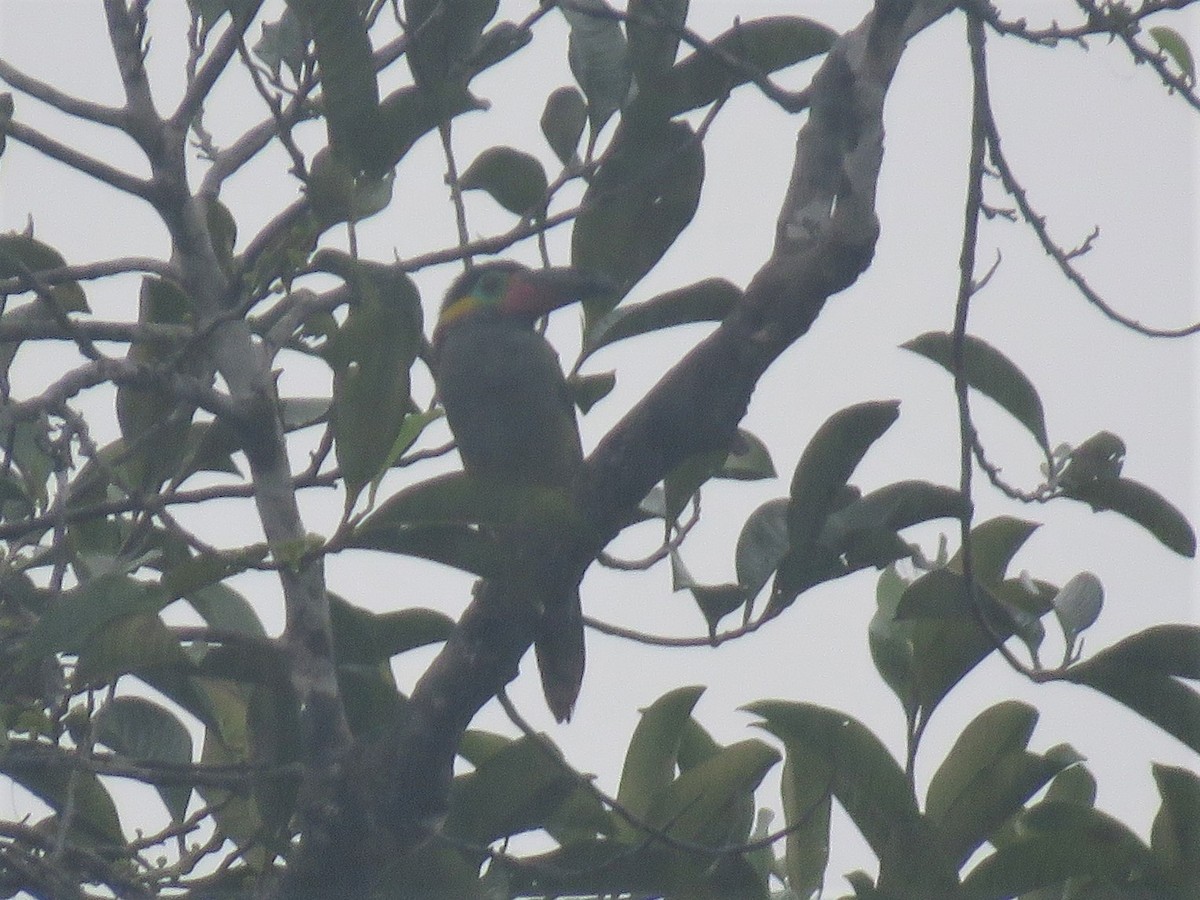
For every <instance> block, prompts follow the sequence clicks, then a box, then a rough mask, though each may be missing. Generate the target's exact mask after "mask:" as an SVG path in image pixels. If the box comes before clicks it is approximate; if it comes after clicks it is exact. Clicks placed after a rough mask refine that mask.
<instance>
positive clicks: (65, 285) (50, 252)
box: [0, 233, 90, 319]
mask: <svg viewBox="0 0 1200 900" xmlns="http://www.w3.org/2000/svg"><path fill="white" fill-rule="evenodd" d="M66 264H67V261H66V260H65V259H63V256H62V254H61V253H59V252H58V251H57V250H55V249H54V248H53V247H51V246H50V245H49V244H43V243H42V242H41V241H38V240H35V239H34V238H32V237H30V236H29V235H27V234H15V233H14V234H0V278H16V279H19V280H22V281H24V280H26V279H27V278H28V275H29V273H34V274H36V273H38V272H44V271H46V270H47V269H60V268H62V267H63V266H65V265H66ZM23 287H24V291H32V290H33V285H31V284H25V285H24V286H23ZM49 296H50V298H51V299H53V301H54V303H55V304H56V305H57V306H58V309H59V311H60V312H62V313H72V312H90V310H89V309H88V304H87V296H86V295H85V294H84V292H83V288H81V287H80V286H79V282H77V281H64V282H62V283H61V284H56V285H54V286H52V287H51V288H50V290H49ZM45 318H46V319H52V318H53V315H52V314H51V312H50V311H49V310H47V311H46V314H45Z"/></svg>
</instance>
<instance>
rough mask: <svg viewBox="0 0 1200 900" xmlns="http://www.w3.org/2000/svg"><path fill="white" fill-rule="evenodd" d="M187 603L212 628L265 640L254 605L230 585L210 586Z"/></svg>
mask: <svg viewBox="0 0 1200 900" xmlns="http://www.w3.org/2000/svg"><path fill="white" fill-rule="evenodd" d="M186 599H187V602H188V603H189V604H191V607H192V609H194V610H196V612H197V613H198V614H199V615H200V616H201V618H203V619H204V621H205V622H206V623H207V624H208V625H209V627H211V628H217V629H227V630H229V631H236V632H238V633H240V634H249V635H253V636H254V637H265V636H266V631H265V630H264V629H263V625H262V621H261V620H260V619H259V618H258V614H257V613H256V612H255V611H254V607H253V605H251V603H250V601H249V600H247V599H246V598H245V597H243V596H242V595H241V594H239V593H238V592H237V591H235V590H234V589H233V588H231V587H229V585H227V584H209V585H206V586H205V587H202V588H198V589H197V590H194V591H191V592H190V593H188V595H187V597H186Z"/></svg>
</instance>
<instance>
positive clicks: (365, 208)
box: [304, 138, 395, 229]
mask: <svg viewBox="0 0 1200 900" xmlns="http://www.w3.org/2000/svg"><path fill="white" fill-rule="evenodd" d="M391 140H392V141H393V142H394V140H395V139H394V138H393V139H391ZM378 152H379V153H380V154H384V155H386V154H390V153H392V152H394V150H393V149H392V147H390V146H389V147H385V148H382V149H381V150H379V151H378ZM383 165H384V164H383V163H381V164H380V166H383ZM376 168H378V167H374V166H373V167H372V170H371V171H367V172H362V171H361V166H360V163H359V161H358V160H355V159H350V158H346V157H345V156H344V155H343V153H342V151H341V150H340V149H335V148H333V147H326V148H324V149H323V150H320V151H318V152H317V154H316V156H314V157H313V162H312V166H311V168H310V169H309V172H308V180H307V181H306V182H305V185H304V188H305V196H306V197H307V198H308V203H309V206H310V207H311V208H312V211H313V215H314V216H315V218H316V221H317V224H318V226H319V227H320V228H321V229H325V228H328V227H329V226H331V225H336V224H337V223H339V222H361V221H363V220H364V219H368V218H370V217H371V216H373V215H375V213H377V212H380V211H381V210H383V209H386V208H387V205H388V204H389V203H390V202H391V200H392V183H393V179H392V175H391V173H390V171H386V169H385V171H384V173H383V174H377V173H376V172H375V171H374V169H376Z"/></svg>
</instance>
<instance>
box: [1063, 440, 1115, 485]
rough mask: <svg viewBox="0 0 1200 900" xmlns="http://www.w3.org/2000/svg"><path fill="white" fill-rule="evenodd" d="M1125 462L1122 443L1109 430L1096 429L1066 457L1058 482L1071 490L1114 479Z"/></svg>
mask: <svg viewBox="0 0 1200 900" xmlns="http://www.w3.org/2000/svg"><path fill="white" fill-rule="evenodd" d="M1124 465H1125V442H1124V441H1123V440H1121V439H1120V438H1119V437H1118V436H1117V435H1115V434H1113V433H1112V432H1111V431H1099V432H1097V433H1096V434H1093V435H1092V436H1091V437H1090V438H1088V439H1087V440H1086V441H1084V442H1083V443H1082V444H1080V445H1079V446H1078V447H1076V448H1074V449H1073V450H1072V451H1071V453H1070V455H1069V456H1068V457H1067V460H1066V466H1065V468H1064V469H1063V472H1062V475H1061V476H1060V477H1059V483H1060V484H1061V485H1062V487H1063V488H1064V490H1072V489H1074V488H1077V487H1081V486H1083V485H1086V484H1087V483H1088V482H1090V481H1096V480H1107V479H1110V478H1118V477H1120V475H1121V469H1122V468H1123V467H1124Z"/></svg>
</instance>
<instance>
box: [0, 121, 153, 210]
mask: <svg viewBox="0 0 1200 900" xmlns="http://www.w3.org/2000/svg"><path fill="white" fill-rule="evenodd" d="M4 133H5V134H6V135H7V136H8V137H10V138H12V139H13V140H16V141H20V142H21V143H22V144H25V145H26V146H27V147H32V148H33V149H34V150H37V151H38V152H39V153H41V154H43V155H45V156H48V157H50V158H51V159H56V160H58V161H59V162H60V163H62V164H63V165H66V166H70V167H71V168H72V169H75V170H77V171H79V172H83V173H84V174H85V175H91V176H92V177H93V178H95V179H96V180H97V181H102V182H104V183H105V184H107V185H109V186H110V187H113V188H116V189H117V190H118V191H124V192H125V193H126V194H132V195H133V196H135V197H140V198H141V199H143V200H146V201H149V200H150V197H151V196H152V194H153V186H152V185H151V183H150V182H149V181H146V180H144V179H141V178H138V177H136V176H134V175H130V174H129V173H128V172H125V171H123V170H121V169H118V168H116V167H115V166H110V165H109V164H108V163H106V162H101V161H100V160H98V159H96V158H95V157H92V156H88V155H87V154H86V153H80V152H79V151H78V150H76V149H74V148H73V147H68V146H67V145H66V144H62V143H59V142H58V141H56V140H55V139H54V138H52V137H50V136H49V135H46V134H43V133H42V132H40V131H38V130H37V129H35V128H30V127H29V126H28V125H22V124H21V123H20V122H14V121H9V122H7V123H5V125H4Z"/></svg>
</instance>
